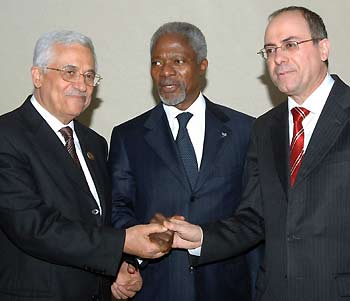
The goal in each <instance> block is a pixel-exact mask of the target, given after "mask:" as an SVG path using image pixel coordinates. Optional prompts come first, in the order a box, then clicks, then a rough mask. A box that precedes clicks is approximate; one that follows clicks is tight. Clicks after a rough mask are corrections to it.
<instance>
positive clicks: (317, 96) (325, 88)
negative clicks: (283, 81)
mask: <svg viewBox="0 0 350 301" xmlns="http://www.w3.org/2000/svg"><path fill="white" fill-rule="evenodd" d="M333 84H334V79H333V78H332V77H331V76H330V75H329V73H327V75H326V77H325V78H324V80H323V82H322V83H321V85H320V86H319V87H318V88H317V89H316V90H315V91H314V92H313V93H312V94H311V95H310V96H309V97H308V98H307V99H306V100H305V102H304V103H303V105H302V107H303V108H305V109H308V110H309V111H310V112H311V113H314V114H320V113H321V111H322V109H323V107H324V105H325V103H326V101H327V98H328V95H329V93H330V92H331V89H332V87H333ZM299 106H300V105H299V104H297V103H296V102H295V101H294V99H292V98H291V97H289V96H288V109H289V112H290V110H291V109H293V108H294V107H299Z"/></svg>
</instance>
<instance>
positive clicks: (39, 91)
mask: <svg viewBox="0 0 350 301" xmlns="http://www.w3.org/2000/svg"><path fill="white" fill-rule="evenodd" d="M52 50H53V51H52V53H53V55H52V57H51V59H50V61H49V63H48V66H47V67H50V68H58V69H61V68H62V67H64V66H68V65H70V66H76V67H77V68H78V69H79V71H80V73H82V74H83V73H85V72H87V71H95V62H94V58H93V55H92V53H91V51H90V49H89V48H87V47H84V46H82V45H79V44H72V45H62V44H56V45H54V46H53V48H52ZM32 80H33V83H34V86H35V92H34V95H35V98H36V100H37V101H38V102H39V103H40V104H41V105H42V106H43V107H44V108H45V109H46V110H47V111H49V112H50V113H51V114H52V115H54V116H55V117H56V118H57V119H58V120H60V121H61V122H62V123H63V124H68V123H69V122H70V121H71V120H73V119H74V118H76V117H77V116H79V115H80V114H81V113H82V112H83V111H84V110H85V109H86V108H87V107H88V106H89V104H90V102H91V95H92V92H93V87H90V86H87V85H86V84H85V82H84V77H83V76H80V78H79V80H78V81H77V82H75V83H71V82H67V81H65V80H63V79H62V77H61V74H60V72H59V71H55V70H42V69H41V68H39V67H33V68H32Z"/></svg>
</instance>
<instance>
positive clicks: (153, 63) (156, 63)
mask: <svg viewBox="0 0 350 301" xmlns="http://www.w3.org/2000/svg"><path fill="white" fill-rule="evenodd" d="M151 64H152V66H161V65H162V64H161V62H160V61H156V60H153V61H152V63H151Z"/></svg>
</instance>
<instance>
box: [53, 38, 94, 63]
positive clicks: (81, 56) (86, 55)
mask: <svg viewBox="0 0 350 301" xmlns="http://www.w3.org/2000/svg"><path fill="white" fill-rule="evenodd" d="M49 63H50V64H57V65H61V66H65V65H73V66H77V67H83V68H88V69H94V66H95V62H94V57H93V54H92V52H91V50H90V49H89V48H88V47H85V46H83V45H80V44H71V45H64V44H54V45H53V46H52V56H51V58H50V60H49Z"/></svg>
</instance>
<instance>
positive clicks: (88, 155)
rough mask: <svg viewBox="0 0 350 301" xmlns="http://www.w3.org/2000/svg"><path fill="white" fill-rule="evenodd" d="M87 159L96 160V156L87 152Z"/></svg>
mask: <svg viewBox="0 0 350 301" xmlns="http://www.w3.org/2000/svg"><path fill="white" fill-rule="evenodd" d="M86 155H87V157H88V158H89V160H95V156H94V155H93V154H92V153H90V152H87V154H86Z"/></svg>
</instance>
